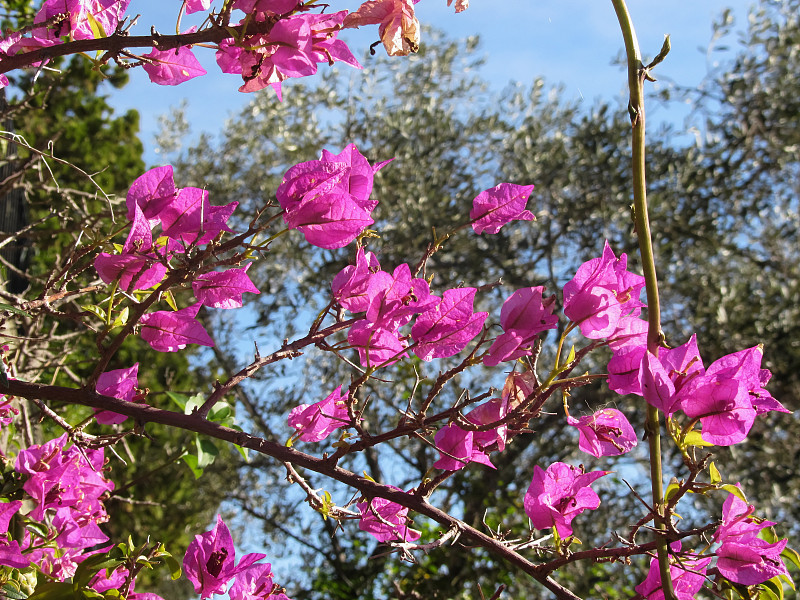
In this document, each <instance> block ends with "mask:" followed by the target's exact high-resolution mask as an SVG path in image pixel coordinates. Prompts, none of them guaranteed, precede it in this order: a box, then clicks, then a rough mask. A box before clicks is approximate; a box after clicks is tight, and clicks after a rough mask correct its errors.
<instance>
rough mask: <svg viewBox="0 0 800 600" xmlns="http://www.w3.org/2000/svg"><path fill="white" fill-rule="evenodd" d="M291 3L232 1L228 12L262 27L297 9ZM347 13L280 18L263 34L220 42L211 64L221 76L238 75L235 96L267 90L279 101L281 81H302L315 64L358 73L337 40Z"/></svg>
mask: <svg viewBox="0 0 800 600" xmlns="http://www.w3.org/2000/svg"><path fill="white" fill-rule="evenodd" d="M298 4H299V2H298V1H297V0H270V1H269V2H265V1H263V0H261V1H254V0H236V1H234V2H233V7H234V8H238V9H240V10H242V11H244V12H246V13H247V14H248V17H247V18H248V19H253V20H255V22H265V21H267V20H270V19H275V18H279V17H281V15H287V14H290V13H292V12H293V11H295V9H297V8H298ZM347 14H348V13H347V11H346V10H344V11H339V12H336V13H332V14H295V15H292V16H289V17H284V18H280V20H278V21H277V22H276V23H275V24H274V25H273V26H272V28H271V29H270V31H269V33H266V34H257V35H250V36H245V37H244V38H243V39H242V40H241V41H239V42H237V41H236V40H234V39H233V38H230V39H227V40H223V41H222V42H221V43H220V45H219V50H217V64H218V65H219V67H220V69H222V71H223V72H224V73H233V74H236V75H241V77H242V79H243V80H244V83H243V84H242V86H241V87H240V88H239V91H241V92H254V91H256V90H260V89H263V88H265V87H267V86H268V85H269V86H272V88H273V89H274V90H275V91H276V92H277V94H278V97H279V98H280V96H281V82H282V81H284V80H286V79H289V78H290V77H308V76H309V75H314V74H315V73H316V72H317V64H319V63H326V64H331V65H332V64H333V63H334V62H343V63H345V64H348V65H350V66H352V67H355V68H357V69H360V68H361V65H360V64H358V61H357V60H356V58H355V56H353V53H352V52H351V51H350V49H349V48H348V47H347V44H345V43H344V42H343V41H342V40H339V39H337V36H338V33H339V31H340V30H341V29H342V23H343V22H344V20H345V17H346V16H347Z"/></svg>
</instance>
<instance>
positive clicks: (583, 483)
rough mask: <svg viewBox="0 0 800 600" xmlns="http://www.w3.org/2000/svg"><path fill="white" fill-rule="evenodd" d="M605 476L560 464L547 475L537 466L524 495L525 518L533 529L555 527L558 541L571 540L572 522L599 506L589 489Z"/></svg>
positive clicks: (604, 473) (552, 466)
mask: <svg viewBox="0 0 800 600" xmlns="http://www.w3.org/2000/svg"><path fill="white" fill-rule="evenodd" d="M608 473H609V471H593V472H591V473H584V472H583V470H582V469H579V468H577V467H573V466H571V465H568V464H566V463H562V462H556V463H553V464H552V465H550V466H549V467H547V470H546V471H545V470H542V468H541V467H539V466H538V465H537V466H535V467H534V469H533V480H532V481H531V484H530V486H529V487H528V492H527V493H526V494H525V501H524V506H525V514H526V515H528V517H529V518H530V520H531V523H532V524H533V526H534V527H535V528H536V529H549V528H550V527H554V528H555V530H556V531H557V532H558V535H559V536H560V537H562V538H565V537H567V536H570V535H572V526H571V525H570V523H572V520H573V519H574V518H575V517H577V516H578V515H579V514H581V513H582V512H583V511H585V510H593V509H595V508H597V507H598V506H600V498H599V497H598V495H597V494H596V493H595V492H594V490H592V488H590V487H589V486H590V485H591V484H592V483H593V482H594V481H595V480H597V479H599V478H600V477H603V476H605V475H608Z"/></svg>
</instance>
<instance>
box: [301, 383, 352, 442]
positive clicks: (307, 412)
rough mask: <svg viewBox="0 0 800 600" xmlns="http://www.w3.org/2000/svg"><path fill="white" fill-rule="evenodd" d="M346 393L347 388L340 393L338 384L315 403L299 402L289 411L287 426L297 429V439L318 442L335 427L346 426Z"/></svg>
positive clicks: (347, 415)
mask: <svg viewBox="0 0 800 600" xmlns="http://www.w3.org/2000/svg"><path fill="white" fill-rule="evenodd" d="M348 394H349V392H348V391H347V390H345V392H344V394H342V386H339V387H337V388H336V389H335V390H333V392H332V393H331V394H330V395H329V396H328V397H327V398H325V399H324V400H320V401H319V402H317V403H316V404H301V405H300V406H296V407H295V408H293V409H292V410H291V412H290V413H289V419H288V423H289V427H294V428H295V429H296V430H297V434H295V435H297V439H299V440H301V441H303V442H320V441H322V440H324V439H325V438H326V437H328V436H329V435H330V434H331V433H333V432H334V431H335V430H336V429H339V428H340V427H348V426H349V425H350V415H349V414H348V413H347V396H348ZM298 434H299V435H298Z"/></svg>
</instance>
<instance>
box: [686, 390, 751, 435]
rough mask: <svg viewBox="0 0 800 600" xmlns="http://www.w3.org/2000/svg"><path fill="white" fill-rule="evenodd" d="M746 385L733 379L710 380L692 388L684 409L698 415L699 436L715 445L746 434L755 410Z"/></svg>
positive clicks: (693, 416)
mask: <svg viewBox="0 0 800 600" xmlns="http://www.w3.org/2000/svg"><path fill="white" fill-rule="evenodd" d="M749 396H750V395H749V393H748V391H747V389H746V388H745V386H744V385H743V384H742V383H741V382H739V381H736V380H735V379H725V380H722V381H709V382H706V383H703V384H701V385H699V386H697V387H695V388H694V389H693V394H692V397H691V399H687V400H686V401H684V402H683V404H682V407H683V412H685V413H686V415H687V416H688V417H689V418H691V419H700V424H701V426H702V438H703V439H704V440H705V441H707V442H709V443H711V444H714V445H716V446H731V445H733V444H738V443H739V442H741V441H744V439H745V438H746V437H747V434H748V433H749V432H750V428H751V427H752V426H753V422H754V421H755V418H756V411H755V409H754V408H753V405H752V404H751V402H750V399H749Z"/></svg>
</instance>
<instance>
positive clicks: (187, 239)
mask: <svg viewBox="0 0 800 600" xmlns="http://www.w3.org/2000/svg"><path fill="white" fill-rule="evenodd" d="M238 205H239V203H238V202H231V203H230V204H226V205H224V206H212V205H211V203H210V202H209V200H208V191H207V190H201V189H200V188H195V187H186V188H183V189H181V190H179V191H178V194H177V195H176V196H175V198H174V199H173V200H172V201H171V202H170V203H168V204H166V205H165V206H164V207H163V208H162V209H161V211H160V212H159V218H160V219H161V227H162V229H163V232H164V235H166V236H168V237H170V238H172V239H173V240H175V241H177V242H180V243H181V244H183V245H184V247H185V246H189V245H191V244H195V245H198V246H200V245H202V244H207V243H209V242H210V241H211V240H213V239H214V238H215V237H217V236H218V235H219V233H220V232H221V231H232V229H230V228H229V227H228V226H227V224H226V223H227V221H228V219H229V218H230V216H231V215H232V214H233V211H234V210H236V207H237V206H238Z"/></svg>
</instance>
